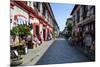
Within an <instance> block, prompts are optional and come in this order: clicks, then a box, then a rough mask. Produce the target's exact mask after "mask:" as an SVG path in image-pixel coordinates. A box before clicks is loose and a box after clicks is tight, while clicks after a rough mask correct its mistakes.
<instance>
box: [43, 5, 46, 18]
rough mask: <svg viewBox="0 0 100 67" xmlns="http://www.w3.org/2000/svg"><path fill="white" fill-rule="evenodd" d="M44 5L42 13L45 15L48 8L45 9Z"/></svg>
mask: <svg viewBox="0 0 100 67" xmlns="http://www.w3.org/2000/svg"><path fill="white" fill-rule="evenodd" d="M42 7H43V13H42V14H43V16H45V13H46V9H45V6H44V5H43V6H42Z"/></svg>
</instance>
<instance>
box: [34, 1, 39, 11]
mask: <svg viewBox="0 0 100 67" xmlns="http://www.w3.org/2000/svg"><path fill="white" fill-rule="evenodd" d="M33 6H34V7H36V8H37V9H38V11H40V2H34V4H33Z"/></svg>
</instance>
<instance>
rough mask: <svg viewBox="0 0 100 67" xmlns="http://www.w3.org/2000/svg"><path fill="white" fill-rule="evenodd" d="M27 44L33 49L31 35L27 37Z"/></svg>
mask: <svg viewBox="0 0 100 67" xmlns="http://www.w3.org/2000/svg"><path fill="white" fill-rule="evenodd" d="M27 44H28V48H31V47H32V36H31V35H28V36H27Z"/></svg>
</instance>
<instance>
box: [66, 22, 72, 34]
mask: <svg viewBox="0 0 100 67" xmlns="http://www.w3.org/2000/svg"><path fill="white" fill-rule="evenodd" d="M67 31H68V34H69V35H71V32H72V23H68V25H67Z"/></svg>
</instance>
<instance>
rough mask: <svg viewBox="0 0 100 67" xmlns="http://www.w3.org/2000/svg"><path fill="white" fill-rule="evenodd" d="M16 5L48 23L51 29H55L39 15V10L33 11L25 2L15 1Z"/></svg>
mask: <svg viewBox="0 0 100 67" xmlns="http://www.w3.org/2000/svg"><path fill="white" fill-rule="evenodd" d="M14 2H15V3H16V4H18V5H19V6H20V7H23V8H24V9H25V10H27V11H28V13H29V14H30V13H31V14H33V16H35V17H36V18H38V19H40V20H43V21H44V23H46V24H47V25H48V26H50V27H51V28H53V27H52V26H51V25H50V24H48V22H46V21H45V20H44V19H45V18H44V16H39V15H38V11H37V10H33V9H32V8H31V7H29V6H27V4H25V3H24V2H23V1H14Z"/></svg>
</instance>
